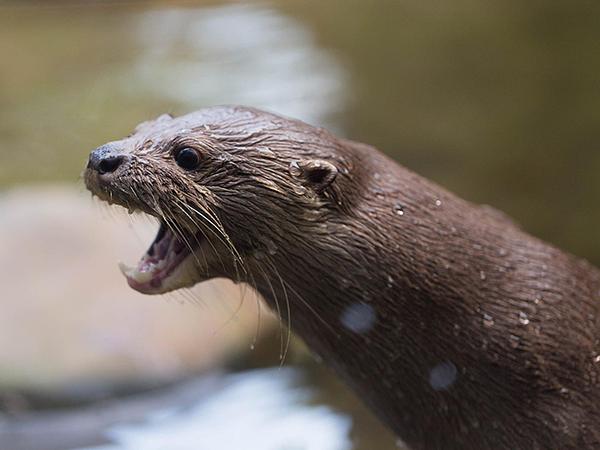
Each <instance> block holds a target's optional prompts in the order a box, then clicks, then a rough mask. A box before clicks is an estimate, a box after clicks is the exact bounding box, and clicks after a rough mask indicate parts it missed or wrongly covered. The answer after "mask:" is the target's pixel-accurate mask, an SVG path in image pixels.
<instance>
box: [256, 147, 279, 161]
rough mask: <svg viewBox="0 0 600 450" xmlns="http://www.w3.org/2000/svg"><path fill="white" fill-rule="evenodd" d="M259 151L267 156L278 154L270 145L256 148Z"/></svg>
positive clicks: (272, 156)
mask: <svg viewBox="0 0 600 450" xmlns="http://www.w3.org/2000/svg"><path fill="white" fill-rule="evenodd" d="M256 150H257V151H258V153H260V154H261V156H264V157H265V158H271V159H273V158H276V157H277V155H275V152H273V150H271V149H270V148H269V147H258V148H257V149H256Z"/></svg>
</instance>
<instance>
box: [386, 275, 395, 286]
mask: <svg viewBox="0 0 600 450" xmlns="http://www.w3.org/2000/svg"><path fill="white" fill-rule="evenodd" d="M393 285H394V278H393V277H392V276H391V275H388V276H387V286H388V287H390V288H391V287H392V286H393Z"/></svg>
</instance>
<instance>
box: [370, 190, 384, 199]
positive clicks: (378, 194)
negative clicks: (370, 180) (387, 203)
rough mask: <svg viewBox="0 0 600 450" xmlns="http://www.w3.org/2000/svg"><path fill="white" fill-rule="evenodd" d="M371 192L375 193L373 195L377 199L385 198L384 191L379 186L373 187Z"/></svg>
mask: <svg viewBox="0 0 600 450" xmlns="http://www.w3.org/2000/svg"><path fill="white" fill-rule="evenodd" d="M373 193H374V194H375V197H377V198H378V199H379V200H383V199H384V198H385V192H383V190H381V189H379V188H375V189H373Z"/></svg>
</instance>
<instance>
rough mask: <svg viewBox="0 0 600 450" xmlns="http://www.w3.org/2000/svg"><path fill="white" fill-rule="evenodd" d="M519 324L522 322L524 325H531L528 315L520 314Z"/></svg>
mask: <svg viewBox="0 0 600 450" xmlns="http://www.w3.org/2000/svg"><path fill="white" fill-rule="evenodd" d="M519 322H521V323H522V324H523V325H528V324H529V317H527V314H525V313H524V312H523V311H521V312H520V313H519Z"/></svg>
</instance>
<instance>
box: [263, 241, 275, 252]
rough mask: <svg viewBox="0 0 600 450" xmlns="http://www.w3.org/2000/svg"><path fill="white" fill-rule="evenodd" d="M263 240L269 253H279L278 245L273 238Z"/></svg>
mask: <svg viewBox="0 0 600 450" xmlns="http://www.w3.org/2000/svg"><path fill="white" fill-rule="evenodd" d="M263 242H264V244H265V247H266V249H267V253H268V254H269V255H271V256H273V255H274V254H275V253H277V245H276V244H275V242H273V241H272V240H271V239H264V240H263Z"/></svg>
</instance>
